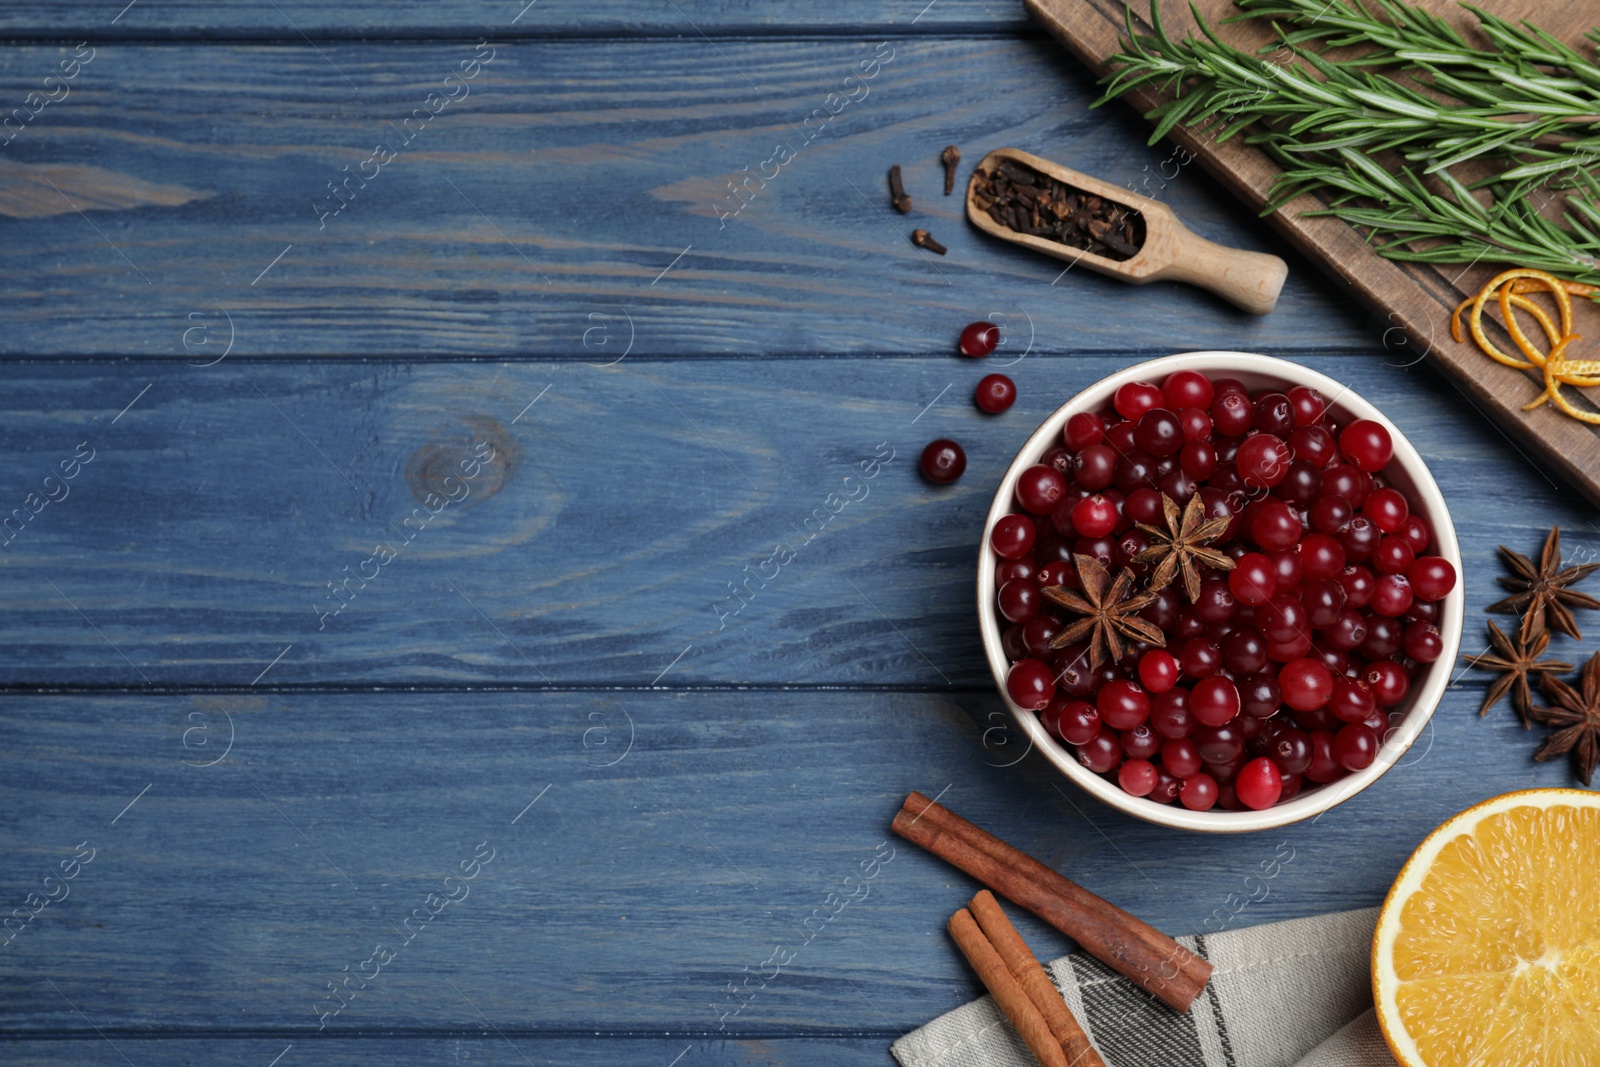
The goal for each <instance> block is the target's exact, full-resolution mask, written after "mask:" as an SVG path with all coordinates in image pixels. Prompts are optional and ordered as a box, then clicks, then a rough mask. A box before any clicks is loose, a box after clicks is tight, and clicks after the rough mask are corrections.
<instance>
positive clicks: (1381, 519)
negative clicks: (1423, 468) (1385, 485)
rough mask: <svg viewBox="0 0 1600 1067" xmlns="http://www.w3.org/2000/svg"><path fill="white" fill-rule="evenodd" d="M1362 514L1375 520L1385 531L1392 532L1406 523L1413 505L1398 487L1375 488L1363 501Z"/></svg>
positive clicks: (1379, 527)
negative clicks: (1408, 502)
mask: <svg viewBox="0 0 1600 1067" xmlns="http://www.w3.org/2000/svg"><path fill="white" fill-rule="evenodd" d="M1361 514H1363V515H1365V516H1366V517H1367V518H1369V519H1371V520H1372V521H1373V522H1375V523H1376V524H1377V526H1378V529H1380V530H1382V531H1383V532H1384V533H1386V534H1392V533H1394V532H1395V531H1396V530H1399V529H1400V527H1402V526H1404V525H1405V521H1406V519H1407V518H1408V517H1410V515H1411V506H1410V505H1409V504H1407V503H1406V498H1405V494H1404V493H1402V492H1400V490H1398V489H1374V490H1373V491H1372V492H1370V493H1368V494H1367V499H1365V500H1363V501H1362V502H1361Z"/></svg>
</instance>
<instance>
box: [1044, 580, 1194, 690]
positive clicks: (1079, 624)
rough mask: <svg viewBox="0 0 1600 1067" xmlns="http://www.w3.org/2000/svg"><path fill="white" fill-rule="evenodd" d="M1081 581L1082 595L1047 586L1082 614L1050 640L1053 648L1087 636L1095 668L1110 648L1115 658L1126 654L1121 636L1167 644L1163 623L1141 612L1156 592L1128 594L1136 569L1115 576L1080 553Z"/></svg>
mask: <svg viewBox="0 0 1600 1067" xmlns="http://www.w3.org/2000/svg"><path fill="white" fill-rule="evenodd" d="M1073 559H1074V560H1075V561H1076V563H1077V565H1078V582H1079V584H1081V585H1082V586H1083V593H1082V595H1079V594H1078V593H1077V592H1074V591H1073V590H1071V589H1068V588H1067V587H1065V586H1061V585H1051V586H1046V587H1045V588H1044V589H1043V590H1042V592H1043V593H1044V595H1045V596H1046V597H1047V598H1048V599H1050V600H1053V601H1055V602H1056V603H1057V604H1060V605H1061V606H1062V607H1064V608H1066V609H1067V610H1068V611H1072V612H1076V613H1077V614H1079V615H1082V616H1083V618H1081V619H1079V620H1077V621H1076V622H1074V623H1073V624H1072V625H1071V626H1068V627H1067V628H1066V629H1065V630H1062V631H1061V632H1060V633H1059V634H1057V635H1056V637H1055V639H1054V640H1052V641H1051V642H1050V647H1051V648H1061V647H1063V646H1065V645H1070V644H1072V643H1073V642H1075V641H1082V640H1084V639H1085V638H1087V639H1088V641H1089V669H1090V670H1095V669H1097V668H1098V667H1099V666H1100V664H1102V663H1104V662H1105V657H1106V654H1107V653H1108V652H1109V653H1110V655H1111V659H1112V660H1113V661H1115V660H1120V659H1121V658H1122V654H1123V645H1122V639H1123V638H1124V637H1129V638H1132V639H1134V640H1137V641H1143V642H1145V643H1146V644H1150V645H1155V646H1156V647H1157V648H1165V647H1166V646H1167V639H1166V637H1165V635H1163V634H1162V632H1161V629H1160V627H1158V626H1156V625H1155V624H1154V623H1152V622H1150V621H1149V620H1148V619H1141V618H1140V617H1139V612H1140V611H1142V610H1143V609H1145V608H1147V607H1149V606H1150V605H1151V604H1153V603H1155V600H1156V595H1155V594H1154V593H1149V592H1145V593H1140V594H1138V595H1137V596H1129V595H1128V594H1129V593H1130V592H1131V591H1132V589H1133V572H1132V571H1129V570H1127V569H1126V568H1124V569H1123V570H1121V571H1119V572H1118V573H1117V577H1116V579H1115V580H1113V579H1112V577H1111V575H1110V574H1109V573H1108V572H1107V571H1106V568H1105V565H1104V564H1102V563H1101V562H1100V561H1099V560H1098V559H1095V558H1094V557H1093V556H1085V555H1081V554H1080V555H1077V556H1074V557H1073Z"/></svg>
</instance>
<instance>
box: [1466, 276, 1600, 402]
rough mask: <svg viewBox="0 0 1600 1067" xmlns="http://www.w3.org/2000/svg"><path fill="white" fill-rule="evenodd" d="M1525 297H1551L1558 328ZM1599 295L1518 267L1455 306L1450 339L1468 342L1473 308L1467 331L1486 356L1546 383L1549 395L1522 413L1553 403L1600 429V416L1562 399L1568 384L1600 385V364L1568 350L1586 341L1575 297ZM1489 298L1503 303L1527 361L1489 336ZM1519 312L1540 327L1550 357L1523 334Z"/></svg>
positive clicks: (1589, 287)
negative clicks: (1576, 324) (1576, 318)
mask: <svg viewBox="0 0 1600 1067" xmlns="http://www.w3.org/2000/svg"><path fill="white" fill-rule="evenodd" d="M1524 293H1549V294H1550V295H1551V296H1552V297H1553V298H1554V299H1555V302H1556V307H1557V309H1558V312H1559V315H1560V320H1561V321H1560V323H1559V325H1558V324H1557V323H1556V322H1555V321H1554V320H1552V319H1551V318H1550V316H1549V314H1548V313H1547V312H1546V311H1545V310H1544V308H1542V307H1540V306H1539V304H1537V303H1535V302H1534V301H1532V300H1529V299H1528V298H1527V297H1526V296H1523V295H1522V294H1524ZM1597 293H1600V286H1594V285H1586V284H1584V283H1583V282H1573V281H1567V280H1565V279H1562V278H1557V277H1556V276H1555V275H1553V274H1547V273H1545V272H1544V271H1542V270H1530V269H1527V268H1520V267H1519V268H1517V269H1514V270H1508V271H1502V272H1501V273H1499V274H1497V275H1495V276H1494V277H1493V278H1491V279H1490V280H1489V283H1488V284H1487V285H1485V286H1484V287H1483V288H1482V289H1480V290H1479V291H1478V292H1477V293H1476V294H1475V295H1473V296H1470V297H1468V298H1467V299H1465V300H1463V301H1462V302H1461V303H1460V304H1458V305H1456V309H1455V311H1454V312H1453V313H1452V314H1451V316H1450V336H1452V337H1454V338H1455V339H1456V341H1457V342H1463V341H1465V340H1466V338H1465V337H1464V336H1463V335H1462V330H1461V313H1462V312H1463V311H1466V310H1467V309H1468V308H1469V307H1470V308H1471V311H1470V313H1469V314H1468V316H1467V332H1468V333H1470V334H1471V336H1472V340H1473V342H1474V343H1475V344H1477V346H1478V348H1479V349H1480V350H1481V351H1482V352H1483V354H1484V355H1486V356H1488V357H1489V358H1490V359H1492V360H1494V361H1495V362H1497V363H1502V364H1504V365H1505V366H1507V367H1514V368H1516V369H1517V370H1537V371H1539V372H1540V374H1541V376H1542V377H1543V378H1544V391H1543V392H1541V393H1540V394H1539V395H1538V396H1537V397H1535V398H1534V399H1533V400H1532V401H1530V402H1529V403H1527V404H1524V405H1523V408H1522V410H1524V411H1531V410H1532V409H1534V408H1536V407H1539V406H1540V405H1541V404H1543V403H1544V402H1545V401H1547V400H1548V401H1550V402H1551V403H1552V404H1554V405H1555V407H1556V408H1557V409H1559V410H1560V411H1561V412H1562V413H1563V414H1566V415H1570V416H1571V417H1572V418H1574V419H1577V420H1579V421H1580V422H1586V423H1589V424H1590V425H1595V426H1600V413H1596V412H1592V411H1581V410H1579V409H1578V408H1575V407H1573V406H1572V403H1571V401H1569V400H1568V399H1567V398H1566V397H1564V396H1562V395H1561V387H1562V386H1563V385H1571V386H1577V387H1586V386H1596V385H1600V360H1592V359H1568V358H1567V349H1568V348H1569V347H1570V346H1571V345H1572V343H1573V342H1574V341H1580V340H1582V337H1580V336H1579V335H1578V334H1575V333H1573V332H1572V297H1574V296H1581V297H1594V296H1595V295H1596V294H1597ZM1490 297H1494V298H1495V299H1496V302H1497V303H1498V304H1499V306H1500V315H1501V317H1502V318H1503V319H1504V320H1505V324H1506V332H1507V333H1509V334H1510V335H1511V340H1512V341H1513V342H1515V344H1516V346H1517V351H1518V352H1520V353H1521V354H1522V357H1523V358H1521V359H1518V358H1517V357H1516V356H1513V355H1509V354H1508V353H1506V352H1503V351H1501V350H1500V349H1499V348H1497V347H1496V346H1495V344H1494V342H1492V341H1490V340H1489V337H1488V335H1487V334H1485V333H1484V331H1483V311H1484V306H1485V305H1486V304H1487V303H1488V302H1489V299H1490ZM1518 311H1523V312H1526V313H1527V314H1528V315H1529V316H1530V317H1531V318H1532V319H1533V321H1534V322H1536V323H1537V324H1538V325H1539V329H1540V330H1541V331H1542V332H1543V334H1544V336H1545V339H1546V341H1547V342H1548V344H1549V346H1550V351H1549V353H1548V354H1547V353H1545V352H1541V351H1540V350H1539V348H1538V346H1537V345H1535V344H1534V343H1533V341H1532V340H1531V339H1530V338H1529V337H1528V335H1527V333H1526V331H1524V330H1523V328H1522V323H1521V322H1519V321H1518V319H1517V314H1516V313H1517V312H1518Z"/></svg>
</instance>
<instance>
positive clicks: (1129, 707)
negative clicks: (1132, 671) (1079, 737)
mask: <svg viewBox="0 0 1600 1067" xmlns="http://www.w3.org/2000/svg"><path fill="white" fill-rule="evenodd" d="M1094 703H1095V708H1096V709H1097V710H1098V711H1099V712H1100V721H1101V722H1103V723H1105V724H1106V725H1107V726H1109V727H1111V728H1112V729H1114V730H1131V729H1132V728H1133V727H1135V726H1138V725H1139V724H1140V723H1142V722H1144V721H1145V720H1146V719H1148V718H1149V717H1150V697H1149V695H1148V694H1146V693H1145V691H1144V690H1143V689H1141V688H1139V686H1137V685H1135V684H1134V683H1132V682H1128V681H1123V680H1121V679H1119V680H1117V681H1114V682H1107V683H1106V684H1105V685H1104V686H1102V687H1101V688H1100V692H1099V693H1097V694H1095V698H1094Z"/></svg>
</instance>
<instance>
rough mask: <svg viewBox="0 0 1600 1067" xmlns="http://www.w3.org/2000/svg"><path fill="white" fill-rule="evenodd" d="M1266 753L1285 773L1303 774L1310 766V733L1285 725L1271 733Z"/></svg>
mask: <svg viewBox="0 0 1600 1067" xmlns="http://www.w3.org/2000/svg"><path fill="white" fill-rule="evenodd" d="M1268 755H1269V756H1271V757H1272V762H1273V763H1276V764H1277V765H1278V769H1279V770H1280V771H1282V772H1284V773H1285V774H1304V773H1305V772H1306V769H1307V768H1309V767H1310V766H1311V757H1312V749H1311V735H1309V734H1307V733H1306V732H1305V731H1304V730H1297V729H1295V728H1294V727H1293V726H1285V727H1284V728H1282V729H1281V730H1278V731H1277V732H1276V733H1274V734H1273V735H1272V742H1271V750H1270V751H1269V752H1268Z"/></svg>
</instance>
